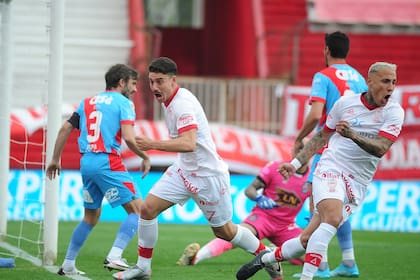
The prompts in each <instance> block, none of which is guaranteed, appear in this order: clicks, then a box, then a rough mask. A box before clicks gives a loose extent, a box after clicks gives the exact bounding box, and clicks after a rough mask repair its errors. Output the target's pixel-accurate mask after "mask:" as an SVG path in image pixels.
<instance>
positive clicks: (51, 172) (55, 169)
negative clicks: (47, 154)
mask: <svg viewBox="0 0 420 280" xmlns="http://www.w3.org/2000/svg"><path fill="white" fill-rule="evenodd" d="M60 171H61V165H60V162H56V161H51V163H50V164H49V165H48V167H47V169H46V173H47V177H48V179H50V180H52V179H54V178H55V177H56V176H60Z"/></svg>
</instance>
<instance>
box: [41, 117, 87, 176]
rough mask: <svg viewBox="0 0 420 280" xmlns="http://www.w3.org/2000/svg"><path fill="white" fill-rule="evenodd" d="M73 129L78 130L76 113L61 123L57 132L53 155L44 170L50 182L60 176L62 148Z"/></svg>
mask: <svg viewBox="0 0 420 280" xmlns="http://www.w3.org/2000/svg"><path fill="white" fill-rule="evenodd" d="M75 128H79V115H78V114H77V113H73V115H72V116H71V118H70V119H69V120H67V121H66V122H65V123H63V125H62V126H61V128H60V130H59V131H58V135H57V138H56V140H55V144H54V151H53V155H52V158H51V161H50V163H49V164H48V166H47V169H46V173H47V177H48V178H49V179H50V180H51V179H54V178H55V177H56V176H59V175H60V171H61V164H60V158H61V154H62V153H63V149H64V146H65V144H66V142H67V139H68V138H69V135H70V133H71V132H72V131H73V129H75Z"/></svg>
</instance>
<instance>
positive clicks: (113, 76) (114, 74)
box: [105, 64, 139, 90]
mask: <svg viewBox="0 0 420 280" xmlns="http://www.w3.org/2000/svg"><path fill="white" fill-rule="evenodd" d="M121 79H123V80H124V81H125V82H126V83H127V82H128V80H129V79H133V80H138V79H139V74H138V73H137V71H136V70H134V69H133V68H131V67H130V66H127V65H125V64H115V65H113V66H111V68H109V70H108V71H107V72H106V74H105V83H106V89H107V90H110V89H112V88H116V87H118V83H119V82H120V80H121Z"/></svg>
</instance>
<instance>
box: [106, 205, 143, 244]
mask: <svg viewBox="0 0 420 280" xmlns="http://www.w3.org/2000/svg"><path fill="white" fill-rule="evenodd" d="M138 223H139V216H138V215H137V214H135V213H131V214H129V215H128V216H127V218H126V219H125V220H124V221H123V222H122V224H121V226H120V228H119V230H118V233H117V237H116V238H115V241H114V244H113V245H112V247H117V248H120V249H124V248H125V247H126V246H127V244H128V243H129V242H130V241H131V239H133V236H134V235H135V234H136V232H137V228H138Z"/></svg>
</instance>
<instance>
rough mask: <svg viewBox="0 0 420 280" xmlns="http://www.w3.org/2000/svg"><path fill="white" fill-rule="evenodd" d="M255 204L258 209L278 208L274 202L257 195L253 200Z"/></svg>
mask: <svg viewBox="0 0 420 280" xmlns="http://www.w3.org/2000/svg"><path fill="white" fill-rule="evenodd" d="M255 202H257V205H258V207H260V208H262V209H272V208H273V207H278V206H279V205H278V204H277V203H276V202H275V201H274V200H272V199H271V198H269V197H266V196H265V195H258V196H257V197H256V198H255Z"/></svg>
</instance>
